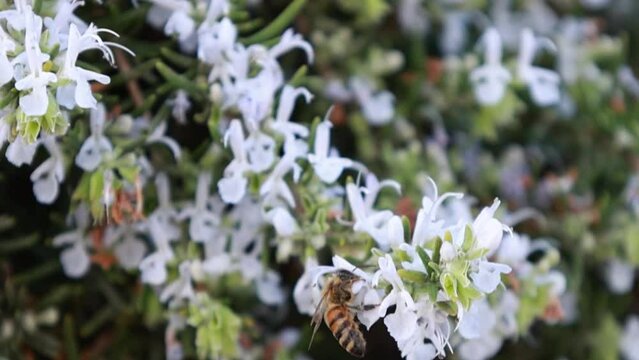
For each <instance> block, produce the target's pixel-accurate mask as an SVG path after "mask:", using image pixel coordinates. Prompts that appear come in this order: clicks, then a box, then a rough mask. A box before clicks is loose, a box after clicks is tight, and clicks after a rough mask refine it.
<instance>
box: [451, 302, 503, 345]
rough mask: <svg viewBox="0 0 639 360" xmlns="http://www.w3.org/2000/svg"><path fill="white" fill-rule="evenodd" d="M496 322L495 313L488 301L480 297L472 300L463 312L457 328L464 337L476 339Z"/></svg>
mask: <svg viewBox="0 0 639 360" xmlns="http://www.w3.org/2000/svg"><path fill="white" fill-rule="evenodd" d="M496 323H497V315H496V314H495V312H494V311H493V309H491V308H490V306H489V305H488V301H486V299H481V300H477V301H474V302H473V304H472V305H471V306H470V309H469V310H468V312H466V313H465V314H464V319H463V320H462V322H461V323H460V324H459V327H458V330H459V333H460V334H461V336H463V337H464V338H465V339H476V338H479V337H481V336H483V335H484V334H486V333H487V332H489V331H490V330H492V328H493V327H494V326H495V324H496Z"/></svg>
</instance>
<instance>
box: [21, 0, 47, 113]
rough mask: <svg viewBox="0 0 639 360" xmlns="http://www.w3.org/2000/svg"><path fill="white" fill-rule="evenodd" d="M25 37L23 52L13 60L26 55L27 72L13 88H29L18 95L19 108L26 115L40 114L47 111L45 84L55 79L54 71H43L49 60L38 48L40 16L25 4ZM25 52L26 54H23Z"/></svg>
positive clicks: (40, 31) (40, 30)
mask: <svg viewBox="0 0 639 360" xmlns="http://www.w3.org/2000/svg"><path fill="white" fill-rule="evenodd" d="M24 16H25V18H24V19H25V29H26V30H25V37H24V53H22V54H21V55H19V56H18V57H17V58H16V59H14V61H16V60H18V59H20V60H22V61H24V60H25V59H23V58H22V57H24V56H26V65H27V66H28V68H29V73H28V74H27V75H26V76H24V77H22V78H20V79H19V80H17V81H16V83H15V88H16V89H17V90H20V91H21V92H23V91H26V90H31V91H30V92H29V93H28V94H26V95H25V94H24V93H22V94H21V96H20V108H21V109H22V111H24V113H25V114H26V115H28V116H42V115H44V114H45V113H46V112H47V108H48V106H49V94H48V92H47V85H48V84H49V83H51V82H55V81H57V77H56V75H55V74H54V73H51V72H47V71H43V68H42V67H43V64H44V62H45V61H47V60H49V55H47V54H43V53H42V51H41V50H40V35H41V33H42V18H40V17H39V16H37V15H35V14H34V13H33V12H32V11H31V7H30V6H27V10H26V11H25V14H24ZM25 54H26V55H25Z"/></svg>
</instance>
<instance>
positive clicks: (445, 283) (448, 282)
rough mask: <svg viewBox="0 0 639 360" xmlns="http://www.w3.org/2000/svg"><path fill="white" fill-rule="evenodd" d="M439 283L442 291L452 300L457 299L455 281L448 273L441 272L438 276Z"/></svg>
mask: <svg viewBox="0 0 639 360" xmlns="http://www.w3.org/2000/svg"><path fill="white" fill-rule="evenodd" d="M440 284H441V286H442V289H444V292H445V293H446V295H448V297H449V298H450V299H451V300H452V301H457V296H458V295H457V281H456V280H455V278H454V276H453V275H452V274H450V273H443V274H442V276H441V277H440Z"/></svg>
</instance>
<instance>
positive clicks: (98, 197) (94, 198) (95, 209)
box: [89, 171, 104, 219]
mask: <svg viewBox="0 0 639 360" xmlns="http://www.w3.org/2000/svg"><path fill="white" fill-rule="evenodd" d="M103 192H104V175H103V172H102V171H96V172H94V173H92V174H91V177H90V179H89V202H90V204H91V214H93V217H94V218H96V219H101V218H102V213H103V211H104V205H103V204H102V195H103Z"/></svg>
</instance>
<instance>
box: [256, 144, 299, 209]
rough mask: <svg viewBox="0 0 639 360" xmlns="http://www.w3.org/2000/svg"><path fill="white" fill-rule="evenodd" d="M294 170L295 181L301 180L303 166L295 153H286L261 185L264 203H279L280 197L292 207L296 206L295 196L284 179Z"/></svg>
mask: <svg viewBox="0 0 639 360" xmlns="http://www.w3.org/2000/svg"><path fill="white" fill-rule="evenodd" d="M291 170H292V171H293V181H295V182H297V181H298V180H299V177H300V174H301V172H302V168H301V167H300V166H299V165H298V164H297V163H296V162H295V155H294V154H284V157H282V159H280V161H279V162H278V163H277V165H275V168H274V169H273V171H272V172H271V175H269V177H268V178H267V179H266V181H264V183H263V184H262V186H261V187H260V195H261V196H262V197H263V199H264V200H263V204H265V205H277V204H278V201H279V200H280V199H282V200H284V201H285V202H286V203H287V204H288V205H289V206H290V207H295V197H294V196H293V192H292V191H291V188H290V187H289V186H288V184H287V183H286V180H284V177H285V176H286V174H288V173H289V172H290V171H291Z"/></svg>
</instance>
